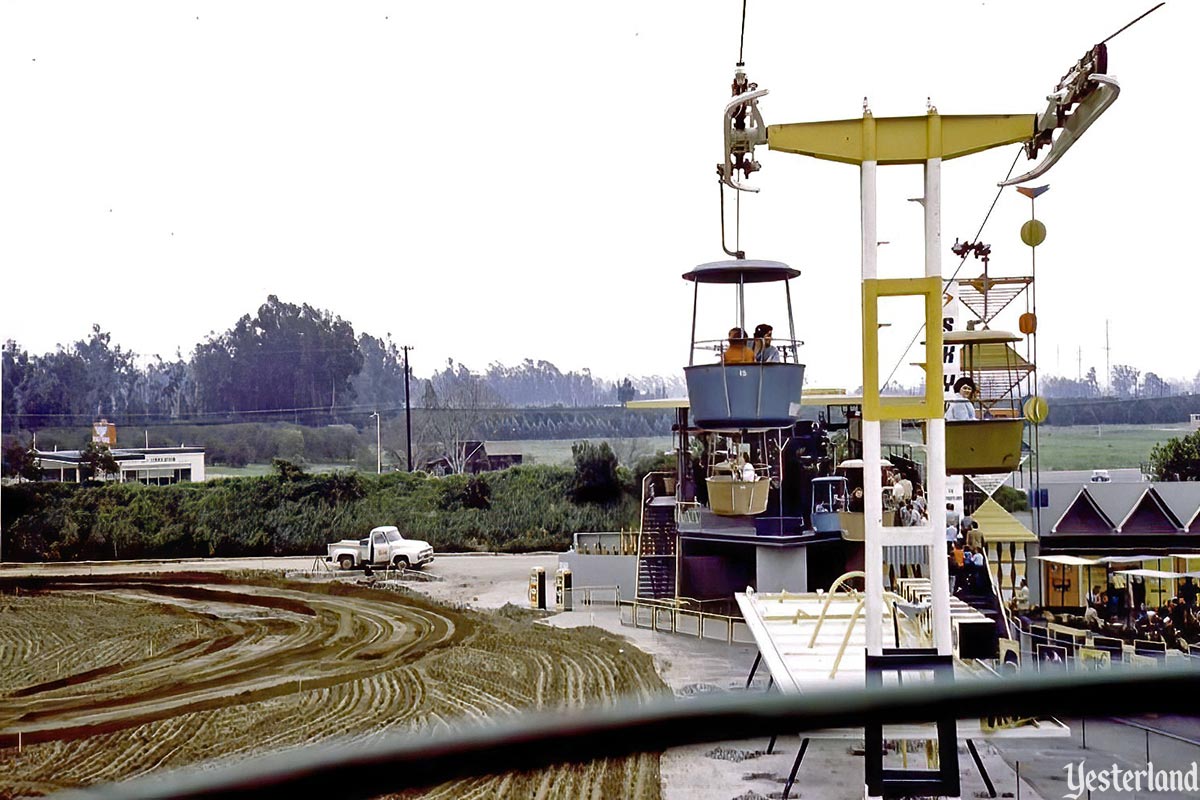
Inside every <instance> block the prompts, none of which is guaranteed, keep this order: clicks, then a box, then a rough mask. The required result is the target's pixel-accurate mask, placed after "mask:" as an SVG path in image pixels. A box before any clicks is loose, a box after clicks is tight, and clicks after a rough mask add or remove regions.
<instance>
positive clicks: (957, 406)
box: [946, 378, 975, 422]
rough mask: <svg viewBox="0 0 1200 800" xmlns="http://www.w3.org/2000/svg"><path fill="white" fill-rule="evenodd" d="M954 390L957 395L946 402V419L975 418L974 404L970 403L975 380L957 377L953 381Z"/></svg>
mask: <svg viewBox="0 0 1200 800" xmlns="http://www.w3.org/2000/svg"><path fill="white" fill-rule="evenodd" d="M954 391H955V392H956V393H957V394H958V397H956V398H954V399H953V400H951V401H950V402H948V403H946V419H947V420H948V421H950V422H957V421H962V420H973V419H975V406H973V405H972V404H971V398H972V396H974V394H975V381H973V380H971V379H970V378H959V379H958V380H957V381H955V382H954Z"/></svg>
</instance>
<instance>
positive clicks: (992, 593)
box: [954, 563, 1013, 648]
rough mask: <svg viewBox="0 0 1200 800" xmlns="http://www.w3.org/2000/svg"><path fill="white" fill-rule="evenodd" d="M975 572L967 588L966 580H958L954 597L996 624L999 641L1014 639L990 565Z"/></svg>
mask: <svg viewBox="0 0 1200 800" xmlns="http://www.w3.org/2000/svg"><path fill="white" fill-rule="evenodd" d="M975 570H976V572H975V579H974V582H972V583H970V584H968V585H967V586H966V587H965V588H964V583H965V581H964V579H963V578H962V577H960V578H959V579H958V586H957V588H956V589H955V592H954V595H955V596H956V597H957V598H958V599H959V600H962V601H963V602H964V603H966V604H967V605H969V606H971V607H972V608H974V609H975V610H976V611H978V612H979V613H980V614H983V615H984V616H985V617H987V618H988V619H990V620H992V621H993V622H995V623H996V638H997V640H999V639H1011V638H1013V636H1012V628H1011V623H1010V621H1009V619H1008V613H1007V611H1006V610H1005V608H1004V604H1003V603H1002V602H1001V601H1000V594H999V592H998V591H997V590H996V582H995V579H994V578H993V576H992V571H991V567H990V565H988V564H986V563H985V565H984V568H983V569H982V570H980V569H979V568H978V567H976V568H975ZM997 648H999V641H997Z"/></svg>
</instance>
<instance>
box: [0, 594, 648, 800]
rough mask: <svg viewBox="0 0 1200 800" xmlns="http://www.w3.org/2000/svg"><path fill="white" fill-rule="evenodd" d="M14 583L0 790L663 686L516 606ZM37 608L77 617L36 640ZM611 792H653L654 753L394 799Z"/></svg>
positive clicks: (38, 787) (0, 721) (602, 643)
mask: <svg viewBox="0 0 1200 800" xmlns="http://www.w3.org/2000/svg"><path fill="white" fill-rule="evenodd" d="M25 588H26V589H28V590H31V591H34V592H35V593H40V594H35V595H34V596H30V597H25V596H22V597H21V599H20V601H19V602H18V601H15V600H14V599H13V598H12V597H11V596H9V595H8V593H9V591H10V587H9V586H5V585H4V582H0V590H2V591H4V592H5V595H4V596H0V609H3V610H6V611H7V610H10V609H13V608H17V607H18V606H19V607H20V608H21V609H22V610H20V611H18V612H17V613H16V614H10V615H8V616H6V621H7V619H9V618H11V619H13V620H14V625H12V626H7V625H6V626H4V629H3V630H2V631H0V651H3V653H4V655H3V657H2V658H0V665H3V664H13V665H14V666H15V665H16V662H17V661H20V662H21V666H20V669H21V674H20V676H19V677H15V676H12V675H9V676H8V677H7V679H0V680H4V682H3V683H0V746H3V745H4V744H11V743H13V742H12V740H13V739H15V734H16V732H18V731H20V732H21V735H22V739H23V741H24V751H23V753H21V754H20V755H18V754H17V753H16V751H15V749H14V748H10V749H0V796H5V795H13V796H17V795H22V794H39V793H45V792H49V791H54V790H57V789H61V788H67V787H71V786H80V785H87V784H91V783H96V782H101V781H115V780H123V779H128V778H130V777H134V776H137V775H145V774H148V773H153V772H155V771H157V770H161V769H171V768H177V767H179V766H183V765H190V764H197V763H201V762H205V761H209V760H211V759H213V758H217V757H220V758H223V759H233V760H238V759H244V758H247V757H252V756H255V755H259V754H262V753H264V752H270V751H279V750H288V749H292V748H297V747H302V746H304V745H305V744H307V743H310V742H316V741H324V740H329V739H331V738H338V739H340V740H342V741H364V740H367V739H369V738H373V737H376V736H379V735H381V734H382V733H384V732H386V731H389V730H404V731H423V730H437V729H444V728H447V727H461V726H475V725H480V724H487V721H488V720H489V719H495V718H498V717H501V716H504V715H510V714H514V713H520V712H521V711H522V710H524V709H527V708H537V707H547V708H554V707H577V706H579V705H580V704H582V703H584V702H596V701H599V702H609V701H610V700H611V699H612V697H613V696H614V695H615V694H616V693H618V692H622V693H624V692H633V693H635V694H637V695H641V696H645V695H648V694H651V693H654V692H656V691H662V690H663V686H662V684H661V682H660V681H659V680H658V678H657V676H656V674H655V673H654V671H653V667H652V664H651V662H650V659H649V658H648V657H644V656H643V657H642V660H641V661H639V662H638V663H636V664H634V665H633V666H629V665H628V664H627V662H626V661H625V658H624V657H623V656H620V655H619V654H618V645H619V644H620V642H619V640H617V639H616V638H615V637H612V636H611V635H608V634H603V635H602V634H599V633H593V632H587V631H572V632H564V631H552V630H551V629H549V628H546V627H544V626H537V625H533V624H532V620H531V618H530V617H529V615H527V614H525V613H524V612H515V611H514V612H504V611H502V612H499V613H497V614H494V615H491V614H489V615H484V614H480V613H478V612H468V611H460V610H452V609H449V608H445V607H441V606H437V605H436V604H434V603H432V602H430V601H426V600H422V599H419V598H413V597H410V596H407V595H405V594H398V593H394V592H383V591H379V590H372V589H367V588H364V587H356V586H347V585H344V584H338V583H333V584H312V583H288V584H284V583H281V582H278V581H258V580H254V579H250V578H246V579H234V578H227V577H224V576H221V575H219V574H204V575H191V576H189V575H185V574H165V575H161V576H157V577H155V578H146V579H141V578H139V579H130V578H123V579H121V580H119V581H115V580H114V581H108V582H105V581H104V580H96V579H93V580H91V581H85V580H78V579H72V580H70V581H66V580H63V581H59V582H58V583H55V582H53V581H49V580H43V581H40V582H38V585H36V586H28V587H25ZM47 609H49V610H50V611H51V612H52V613H57V612H63V613H66V612H69V611H79V612H80V615H79V616H78V617H76V618H75V621H74V622H73V624H72V625H69V626H62V627H61V628H59V629H56V630H55V631H54V635H53V636H48V637H44V640H43V641H42V643H41V644H40V645H39V644H38V642H37V641H36V639H37V636H38V630H39V627H40V626H41V625H42V624H44V621H45V619H47V615H46V611H47ZM89 609H91V610H90V611H89ZM39 620H40V622H39ZM92 629H94V630H92ZM197 631H199V633H200V634H201V635H200V636H197V635H196V633H197ZM624 646H625V647H626V648H628V645H624ZM151 647H153V648H154V650H153V653H154V654H153V656H151V655H149V652H150V648H151ZM14 653H15V654H17V655H13V654H14ZM639 655H641V654H639ZM67 658H69V659H70V661H69V665H63V667H62V674H61V675H60V674H59V668H60V665H59V662H60V661H64V660H65V659H67ZM606 787H607V789H606ZM613 792H615V793H616V794H617V795H619V796H628V797H644V798H657V797H658V796H659V786H658V759H657V756H649V757H645V756H643V757H638V758H632V759H618V760H612V761H598V762H594V763H591V764H582V765H566V766H560V767H555V768H551V769H547V770H541V771H537V772H533V773H515V774H510V775H503V776H493V777H483V778H477V779H469V780H462V781H454V782H451V783H448V784H445V785H443V786H439V787H434V788H432V789H429V790H424V791H418V792H404V793H402V794H400V795H396V796H397V797H403V798H416V797H439V798H455V799H456V800H457V798H463V797H479V798H493V797H502V798H521V800H525V798H530V797H545V798H548V800H557V798H564V800H565V799H566V798H571V800H574V798H575V797H605V796H613Z"/></svg>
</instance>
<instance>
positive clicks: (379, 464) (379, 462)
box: [371, 411, 383, 475]
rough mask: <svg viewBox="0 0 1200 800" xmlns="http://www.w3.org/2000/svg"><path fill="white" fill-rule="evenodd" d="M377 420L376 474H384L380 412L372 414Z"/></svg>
mask: <svg viewBox="0 0 1200 800" xmlns="http://www.w3.org/2000/svg"><path fill="white" fill-rule="evenodd" d="M371 416H372V417H374V418H375V474H376V475H382V474H383V446H382V444H381V437H380V434H379V425H380V416H379V412H378V411H375V412H372V414H371Z"/></svg>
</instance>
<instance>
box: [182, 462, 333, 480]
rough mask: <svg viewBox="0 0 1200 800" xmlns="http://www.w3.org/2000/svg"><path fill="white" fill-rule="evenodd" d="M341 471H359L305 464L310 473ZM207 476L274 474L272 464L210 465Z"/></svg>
mask: <svg viewBox="0 0 1200 800" xmlns="http://www.w3.org/2000/svg"><path fill="white" fill-rule="evenodd" d="M339 469H349V470H353V469H357V467H355V466H354V465H353V464H305V465H304V471H305V472H309V473H318V472H335V471H337V470H339ZM204 472H205V474H206V475H208V477H209V478H257V477H261V476H263V475H270V474H271V472H272V469H271V465H270V464H247V465H246V466H244V467H227V466H224V465H221V466H213V465H211V464H210V465H208V466H207V467H206V468H205V470H204Z"/></svg>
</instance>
